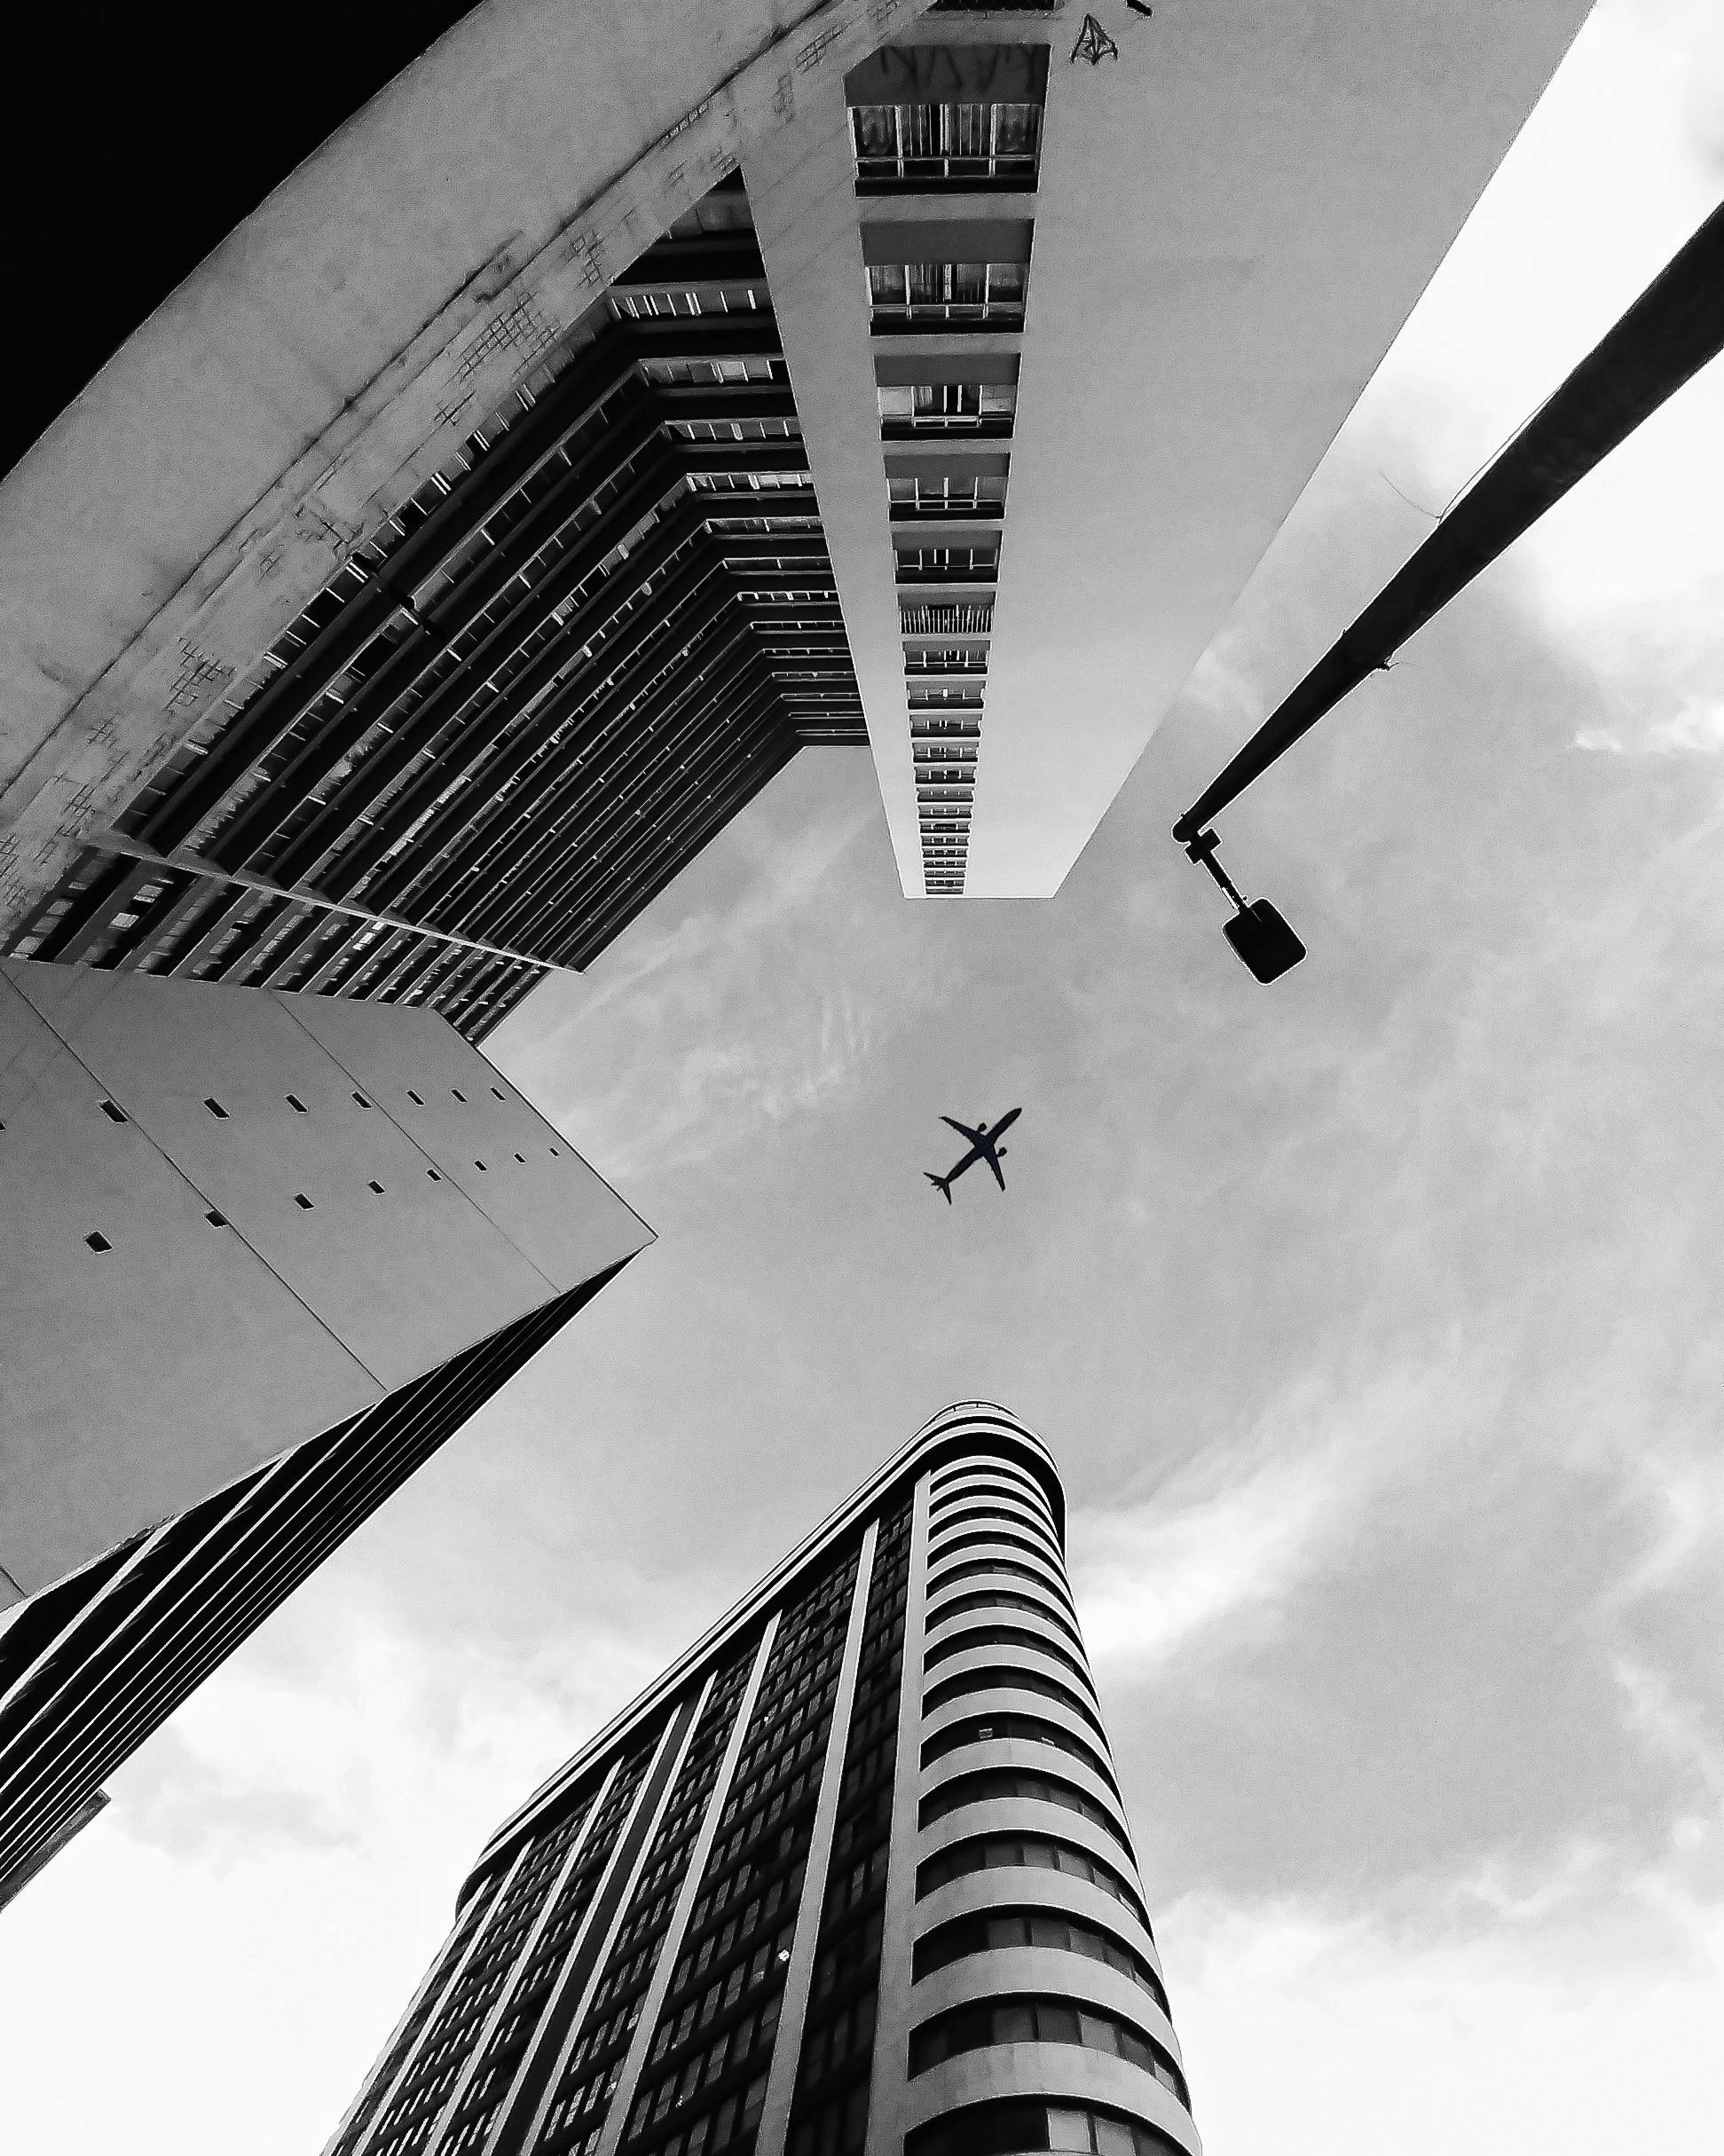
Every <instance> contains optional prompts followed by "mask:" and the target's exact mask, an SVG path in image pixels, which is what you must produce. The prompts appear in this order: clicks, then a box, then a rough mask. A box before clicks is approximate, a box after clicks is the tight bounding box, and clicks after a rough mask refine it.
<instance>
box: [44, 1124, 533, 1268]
mask: <svg viewBox="0 0 1724 2156" xmlns="http://www.w3.org/2000/svg"><path fill="white" fill-rule="evenodd" d="M551 1151H552V1153H556V1147H555V1145H553V1146H552V1147H551ZM515 1157H516V1160H517V1161H519V1162H520V1163H521V1165H522V1166H523V1168H524V1167H526V1166H527V1164H528V1163H527V1157H526V1155H525V1154H524V1153H516V1156H515ZM558 1157H559V1158H560V1157H561V1156H560V1155H559V1156H558ZM473 1165H474V1167H475V1168H477V1169H478V1170H479V1172H480V1173H481V1174H482V1175H488V1174H489V1173H490V1170H489V1168H487V1167H486V1165H485V1163H484V1161H474V1163H473ZM425 1174H426V1177H427V1179H428V1181H429V1182H432V1183H441V1182H442V1181H443V1176H442V1174H441V1172H440V1171H439V1170H438V1169H437V1168H427V1169H426V1170H425ZM366 1189H367V1190H368V1191H370V1192H372V1193H373V1195H374V1197H378V1198H382V1196H383V1195H384V1194H385V1192H386V1189H387V1185H385V1184H382V1183H379V1182H378V1181H376V1179H375V1178H374V1177H373V1178H371V1179H370V1180H368V1181H367V1182H366ZM294 1203H295V1206H297V1207H298V1208H299V1210H300V1211H301V1212H302V1213H311V1212H314V1211H315V1210H316V1207H317V1201H316V1200H315V1199H312V1198H308V1197H307V1196H306V1194H305V1192H303V1191H295V1192H294ZM204 1218H205V1219H206V1220H207V1221H208V1222H209V1225H210V1226H211V1227H212V1228H225V1227H228V1226H230V1225H231V1223H230V1221H229V1220H228V1217H227V1216H226V1214H225V1213H220V1212H217V1211H216V1209H215V1208H213V1207H211V1208H209V1210H208V1211H206V1212H205V1214H204ZM84 1241H85V1242H86V1243H87V1244H88V1245H89V1246H90V1247H91V1249H92V1250H112V1249H113V1247H114V1245H113V1244H112V1243H111V1242H110V1241H109V1240H108V1239H107V1237H106V1235H103V1234H102V1233H101V1232H100V1231H94V1232H92V1233H91V1234H89V1235H86V1236H85V1237H84Z"/></svg>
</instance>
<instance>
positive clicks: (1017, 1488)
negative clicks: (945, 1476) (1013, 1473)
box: [933, 1480, 1054, 1533]
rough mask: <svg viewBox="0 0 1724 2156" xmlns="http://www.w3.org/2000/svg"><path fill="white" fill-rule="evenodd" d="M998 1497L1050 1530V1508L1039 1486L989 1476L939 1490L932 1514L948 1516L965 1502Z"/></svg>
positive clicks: (983, 1501) (988, 1501)
mask: <svg viewBox="0 0 1724 2156" xmlns="http://www.w3.org/2000/svg"><path fill="white" fill-rule="evenodd" d="M1002 1498H1004V1499H1005V1500H1006V1501H1007V1502H1008V1503H1009V1504H1013V1505H1020V1506H1022V1507H1023V1508H1024V1510H1025V1511H1026V1512H1027V1513H1029V1514H1031V1515H1033V1516H1034V1517H1035V1519H1037V1520H1039V1521H1041V1522H1042V1523H1043V1525H1044V1526H1045V1527H1046V1528H1047V1529H1048V1530H1049V1532H1050V1533H1053V1532H1054V1527H1053V1511H1052V1507H1051V1506H1050V1505H1049V1503H1048V1500H1047V1499H1046V1497H1045V1496H1044V1495H1043V1492H1042V1491H1040V1490H1032V1489H1028V1488H1025V1487H1023V1486H1022V1485H1020V1484H1018V1483H1004V1482H995V1481H992V1480H990V1481H988V1482H986V1483H959V1484H958V1485H957V1487H956V1489H950V1490H947V1491H943V1492H942V1493H941V1496H940V1497H939V1498H937V1499H935V1501H934V1505H933V1516H934V1518H935V1519H936V1520H940V1519H944V1518H948V1517H949V1516H950V1515H952V1514H954V1513H956V1512H958V1511H960V1510H962V1509H964V1507H967V1506H972V1505H983V1506H986V1505H992V1504H996V1503H997V1502H998V1501H999V1500H1000V1499H1002Z"/></svg>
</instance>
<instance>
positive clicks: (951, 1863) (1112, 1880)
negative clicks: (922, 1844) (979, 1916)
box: [916, 1774, 1149, 1930]
mask: <svg viewBox="0 0 1724 2156" xmlns="http://www.w3.org/2000/svg"><path fill="white" fill-rule="evenodd" d="M974 1779H976V1781H983V1779H985V1776H980V1774H979V1776H974ZM935 1794H938V1796H944V1791H935ZM989 1794H994V1791H989ZM1021 1794H1028V1791H1021ZM1074 1794H1075V1791H1074ZM974 1800H976V1798H972V1802H974ZM1074 1809H1075V1806H1074ZM1086 1815H1089V1814H1086ZM935 1817H944V1814H935ZM920 1824H923V1826H929V1824H931V1820H929V1814H926V1806H923V1815H920ZM1095 1824H1097V1826H1106V1829H1107V1832H1112V1835H1114V1837H1119V1829H1116V1826H1114V1824H1112V1822H1107V1820H1095ZM1019 1869H1021V1871H1065V1874H1067V1876H1069V1878H1077V1880H1089V1885H1090V1886H1099V1889H1101V1891H1104V1893H1110V1895H1112V1897H1114V1900H1116V1901H1122V1904H1125V1908H1130V1910H1131V1915H1134V1916H1136V1919H1138V1921H1140V1924H1142V1927H1145V1930H1149V1916H1146V1915H1145V1906H1142V1901H1140V1900H1138V1895H1136V1891H1134V1889H1131V1886H1130V1885H1127V1880H1125V1876H1122V1874H1121V1871H1116V1869H1114V1867H1112V1865H1106V1863H1104V1861H1101V1859H1099V1856H1090V1852H1089V1850H1080V1848H1077V1844H1075V1841H1060V1839H1059V1837H1056V1835H976V1839H974V1841H959V1844H955V1845H953V1848H950V1850H941V1852H940V1854H938V1856H929V1861H926V1863H925V1865H918V1869H916V1900H918V1901H923V1900H925V1897H926V1895H931V1893H933V1891H935V1889H938V1886H946V1885H949V1882H950V1880H961V1878H968V1876H970V1874H972V1871H1019Z"/></svg>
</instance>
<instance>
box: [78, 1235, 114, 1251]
mask: <svg viewBox="0 0 1724 2156" xmlns="http://www.w3.org/2000/svg"><path fill="white" fill-rule="evenodd" d="M84 1240H85V1242H87V1243H88V1244H89V1245H90V1247H91V1249H92V1250H112V1249H113V1247H114V1245H113V1244H112V1243H111V1242H109V1240H108V1239H107V1238H106V1235H103V1234H102V1233H100V1232H99V1231H94V1232H92V1233H91V1234H89V1235H86V1236H85V1237H84Z"/></svg>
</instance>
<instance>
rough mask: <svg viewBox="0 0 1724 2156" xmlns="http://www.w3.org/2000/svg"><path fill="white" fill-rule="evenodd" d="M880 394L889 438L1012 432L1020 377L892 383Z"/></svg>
mask: <svg viewBox="0 0 1724 2156" xmlns="http://www.w3.org/2000/svg"><path fill="white" fill-rule="evenodd" d="M878 397H879V404H880V432H881V435H882V437H883V438H885V439H886V440H887V441H901V440H904V439H906V438H907V437H911V436H915V435H918V434H985V435H1009V434H1010V433H1011V432H1012V417H1013V414H1014V413H1016V411H1017V409H1018V385H1017V383H1016V382H901V383H895V384H894V383H887V384H885V385H883V386H882V387H881V388H880V389H879V391H878Z"/></svg>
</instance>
